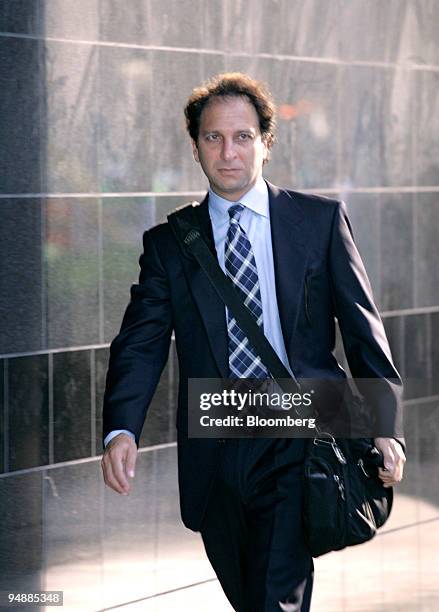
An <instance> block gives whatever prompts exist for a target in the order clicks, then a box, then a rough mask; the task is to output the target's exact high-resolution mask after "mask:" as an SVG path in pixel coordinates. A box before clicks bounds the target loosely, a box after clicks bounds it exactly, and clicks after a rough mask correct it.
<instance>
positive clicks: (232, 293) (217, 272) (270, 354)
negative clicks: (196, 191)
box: [168, 202, 300, 392]
mask: <svg viewBox="0 0 439 612" xmlns="http://www.w3.org/2000/svg"><path fill="white" fill-rule="evenodd" d="M197 205H198V202H191V203H189V204H188V205H186V206H184V207H181V208H180V209H178V210H176V211H175V212H173V213H171V214H170V215H168V221H169V224H170V226H171V228H172V231H173V232H174V235H175V237H176V238H177V241H178V242H179V243H180V245H181V247H182V248H183V250H184V251H186V252H188V253H190V254H191V255H193V257H195V259H196V260H197V261H198V263H199V264H200V266H201V268H202V270H203V271H204V272H205V274H206V276H207V277H208V279H209V281H210V282H211V284H212V285H213V287H214V288H215V290H216V292H217V293H218V295H219V297H220V298H221V300H222V301H223V302H224V303H225V304H226V306H227V308H228V309H229V310H230V312H231V313H232V314H233V316H234V318H235V319H236V321H237V323H238V325H239V327H240V328H241V329H242V331H243V332H244V334H245V335H246V336H247V338H248V339H249V342H250V343H251V344H252V346H253V347H254V349H255V351H256V353H257V354H258V355H259V357H260V358H261V360H262V362H263V363H264V365H265V366H266V367H267V368H268V370H269V371H270V372H271V375H272V376H273V378H274V379H276V381H277V382H278V384H279V386H280V387H281V388H284V387H285V386H286V384H285V383H286V381H287V380H288V382H289V385H288V391H290V392H291V388H290V385H291V383H293V386H294V388H295V390H298V389H299V388H300V386H299V383H298V382H297V380H296V379H295V378H294V377H293V378H292V377H291V374H290V373H289V372H288V370H287V369H286V368H285V366H284V364H283V363H282V361H281V360H280V359H279V357H278V356H277V354H276V352H275V351H274V349H273V347H272V346H271V344H270V343H269V341H268V340H267V338H266V337H265V335H264V333H263V332H262V331H261V328H260V327H259V326H258V324H257V323H256V321H255V319H254V318H253V316H252V315H251V314H250V312H249V310H248V309H247V308H246V307H245V306H244V304H243V303H242V299H241V297H240V295H239V293H238V292H237V291H236V289H235V287H234V285H233V283H232V282H231V280H230V279H229V278H228V277H227V276H226V275H225V274H224V272H223V271H222V270H221V268H220V266H219V264H218V261H217V260H216V258H215V257H214V256H213V255H212V253H211V251H210V250H209V247H208V246H207V244H206V242H205V240H204V239H203V236H202V229H201V227H200V223H199V220H198V216H197V214H196V208H197ZM278 379H285V383H283V382H282V381H281V380H278ZM285 390H286V389H285Z"/></svg>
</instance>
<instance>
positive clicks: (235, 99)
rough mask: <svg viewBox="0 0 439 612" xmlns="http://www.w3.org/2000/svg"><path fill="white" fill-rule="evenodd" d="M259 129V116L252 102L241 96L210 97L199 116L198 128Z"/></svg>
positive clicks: (204, 129)
mask: <svg viewBox="0 0 439 612" xmlns="http://www.w3.org/2000/svg"><path fill="white" fill-rule="evenodd" d="M244 128H253V129H255V130H256V131H259V118H258V114H257V112H256V109H255V107H254V106H253V104H252V103H251V102H250V101H249V100H248V99H247V98H245V97H243V96H228V97H219V96H218V97H215V98H212V99H211V100H210V101H209V102H208V103H207V105H206V106H205V107H204V109H203V111H202V113H201V117H200V129H201V130H203V131H206V130H221V129H244Z"/></svg>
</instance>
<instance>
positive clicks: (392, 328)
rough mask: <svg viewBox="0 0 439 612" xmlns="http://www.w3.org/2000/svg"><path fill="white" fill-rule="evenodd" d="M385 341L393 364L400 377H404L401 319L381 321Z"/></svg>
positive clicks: (398, 317) (393, 318) (402, 325)
mask: <svg viewBox="0 0 439 612" xmlns="http://www.w3.org/2000/svg"><path fill="white" fill-rule="evenodd" d="M383 324H384V329H385V331H386V336H387V340H388V341H389V346H390V350H391V352H392V358H393V362H394V364H395V366H396V369H397V370H398V372H399V374H400V376H404V367H405V365H404V323H403V317H401V316H395V317H385V318H384V319H383Z"/></svg>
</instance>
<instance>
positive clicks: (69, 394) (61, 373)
mask: <svg viewBox="0 0 439 612" xmlns="http://www.w3.org/2000/svg"><path fill="white" fill-rule="evenodd" d="M90 384H91V381H90V351H69V352H65V353H55V354H54V355H53V412H54V423H53V429H54V441H53V446H54V461H55V463H59V462H61V461H71V460H73V459H81V458H83V457H90V455H91V397H90Z"/></svg>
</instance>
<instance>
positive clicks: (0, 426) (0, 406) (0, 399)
mask: <svg viewBox="0 0 439 612" xmlns="http://www.w3.org/2000/svg"><path fill="white" fill-rule="evenodd" d="M6 368H7V365H6V366H5V360H4V359H0V474H3V472H4V471H5V469H6V466H5V450H6V447H5V440H4V436H5V433H6V432H5V417H6V410H7V406H6V403H5V400H6V397H5V391H6V389H5V369H6ZM6 385H7V381H6Z"/></svg>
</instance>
